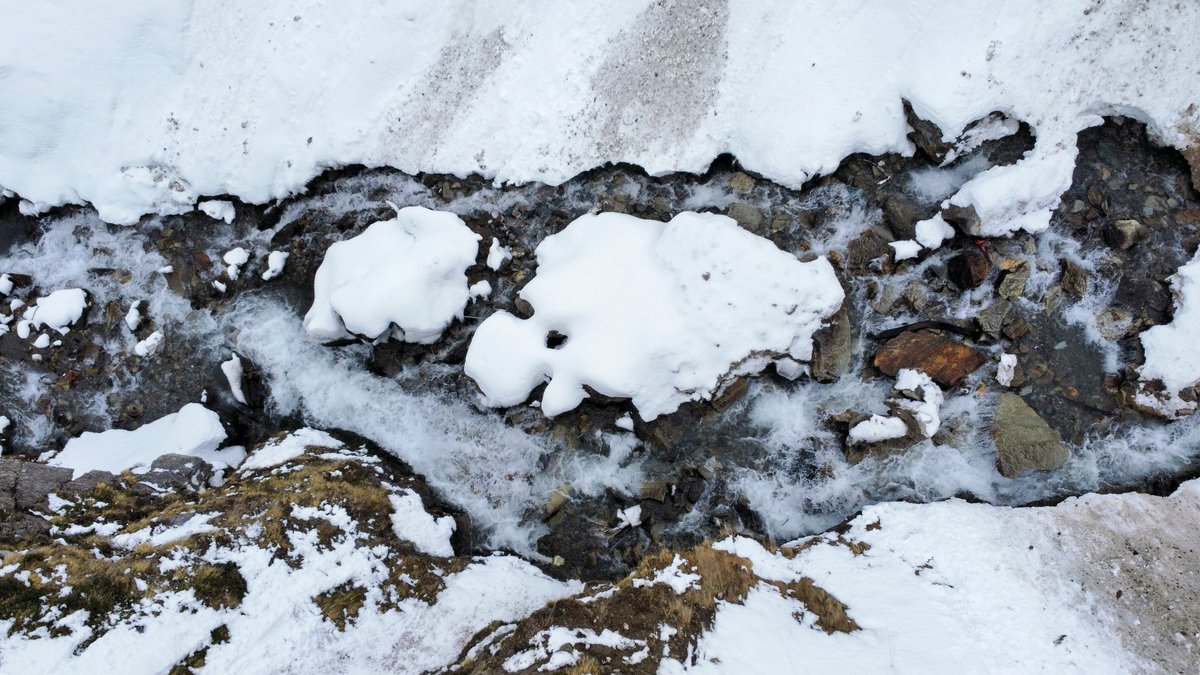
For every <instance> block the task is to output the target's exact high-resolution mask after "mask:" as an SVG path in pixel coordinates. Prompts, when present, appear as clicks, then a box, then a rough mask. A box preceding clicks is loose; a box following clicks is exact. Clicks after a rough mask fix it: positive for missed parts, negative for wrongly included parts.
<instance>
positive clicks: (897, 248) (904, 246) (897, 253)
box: [888, 239, 921, 262]
mask: <svg viewBox="0 0 1200 675" xmlns="http://www.w3.org/2000/svg"><path fill="white" fill-rule="evenodd" d="M888 246H891V247H892V252H893V255H894V257H895V258H896V261H897V262H899V261H901V260H909V259H911V258H915V257H917V255H919V254H920V253H921V245H920V244H918V243H917V242H915V241H912V240H911V239H904V240H901V241H893V242H888Z"/></svg>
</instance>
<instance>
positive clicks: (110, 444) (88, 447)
mask: <svg viewBox="0 0 1200 675" xmlns="http://www.w3.org/2000/svg"><path fill="white" fill-rule="evenodd" d="M224 440H225V428H224V427H223V426H221V418H220V417H218V416H217V413H215V412H213V411H211V410H209V409H208V408H205V407H204V406H202V405H200V404H199V403H189V404H187V405H185V406H183V408H181V409H180V410H179V412H177V413H171V414H170V415H167V416H166V417H161V418H159V419H157V420H155V421H153V422H150V423H149V424H146V425H143V426H141V427H139V428H137V429H134V430H133V431H125V430H123V429H110V430H108V431H103V432H100V433H94V432H90V431H87V432H84V433H83V434H82V435H80V436H78V437H77V438H72V439H71V440H69V441H67V444H66V446H64V447H63V449H62V452H60V453H58V454H57V455H55V456H54V457H52V458H51V459H50V461H49V462H47V463H48V464H50V465H52V466H61V467H66V468H68V469H73V470H74V471H75V473H74V477H75V478H78V477H80V476H82V475H83V474H85V473H87V472H89V471H95V470H100V471H108V472H110V473H114V474H119V473H121V472H123V471H126V470H128V469H132V468H134V467H139V466H150V464H151V463H153V462H154V460H155V459H158V458H159V457H160V456H162V455H167V454H178V455H193V456H197V457H204V456H205V455H209V454H211V453H212V452H213V451H214V450H216V449H217V447H218V446H219V445H220V444H221V441H224ZM206 461H207V460H206Z"/></svg>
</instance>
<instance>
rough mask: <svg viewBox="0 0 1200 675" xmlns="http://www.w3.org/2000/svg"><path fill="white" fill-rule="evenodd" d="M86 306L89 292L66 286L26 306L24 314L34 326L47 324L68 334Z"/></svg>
mask: <svg viewBox="0 0 1200 675" xmlns="http://www.w3.org/2000/svg"><path fill="white" fill-rule="evenodd" d="M86 308H87V293H86V292H85V291H84V290H83V289H81V288H65V289H63V290H61V291H54V292H53V293H51V294H50V295H47V296H44V297H41V298H38V299H37V303H36V304H34V305H32V306H30V307H28V308H26V310H25V314H24V315H23V316H24V319H25V321H28V322H29V323H30V325H31V326H32V327H34V328H42V327H43V326H45V327H46V328H52V329H54V330H56V331H58V332H59V333H62V334H63V335H66V334H67V333H68V332H69V331H70V326H71V324H73V323H75V322H76V321H78V320H79V319H80V318H81V317H82V316H83V310H84V309H86Z"/></svg>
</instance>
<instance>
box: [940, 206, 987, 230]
mask: <svg viewBox="0 0 1200 675" xmlns="http://www.w3.org/2000/svg"><path fill="white" fill-rule="evenodd" d="M942 219H944V220H945V221H946V222H948V223H953V224H955V225H957V226H958V229H959V230H961V231H962V232H964V233H966V234H970V235H978V234H979V228H980V226H981V223H980V222H979V213H978V212H976V211H975V207H974V206H955V205H953V204H951V205H949V206H947V207H946V208H944V209H942Z"/></svg>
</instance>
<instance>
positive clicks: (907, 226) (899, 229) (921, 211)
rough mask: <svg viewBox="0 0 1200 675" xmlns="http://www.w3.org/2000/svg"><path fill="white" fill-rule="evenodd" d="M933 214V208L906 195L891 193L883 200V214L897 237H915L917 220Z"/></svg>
mask: <svg viewBox="0 0 1200 675" xmlns="http://www.w3.org/2000/svg"><path fill="white" fill-rule="evenodd" d="M932 215H933V212H932V211H931V209H929V208H926V207H923V206H921V205H920V204H918V203H917V202H916V201H914V200H912V199H909V198H908V197H907V196H905V195H899V194H897V195H891V196H889V197H888V198H887V199H885V200H884V202H883V216H884V220H885V221H886V222H887V224H888V228H889V229H891V231H892V234H894V235H896V239H915V238H916V236H917V228H916V225H917V222H918V221H921V220H924V219H926V218H929V217H930V216H932Z"/></svg>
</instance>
